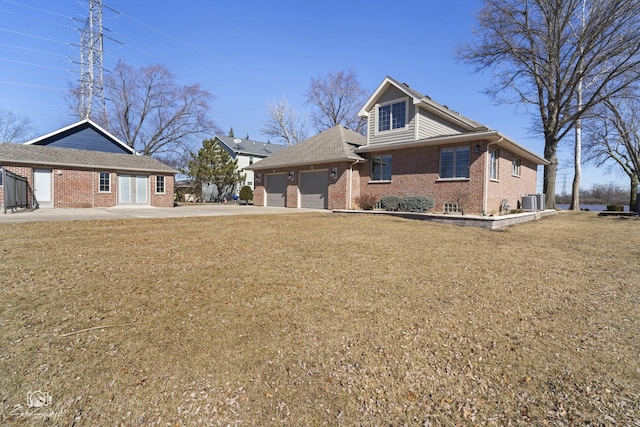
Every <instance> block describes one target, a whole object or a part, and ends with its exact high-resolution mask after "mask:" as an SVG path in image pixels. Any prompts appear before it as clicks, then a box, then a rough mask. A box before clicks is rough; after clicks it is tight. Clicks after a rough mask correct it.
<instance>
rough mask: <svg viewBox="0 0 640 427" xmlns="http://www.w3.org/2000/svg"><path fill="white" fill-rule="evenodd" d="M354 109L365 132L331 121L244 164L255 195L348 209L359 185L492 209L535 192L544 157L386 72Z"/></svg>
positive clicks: (451, 207) (439, 208) (439, 206)
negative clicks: (305, 137) (331, 124)
mask: <svg viewBox="0 0 640 427" xmlns="http://www.w3.org/2000/svg"><path fill="white" fill-rule="evenodd" d="M359 115H360V116H362V117H364V118H365V119H366V120H367V136H366V138H365V137H363V136H361V135H358V134H356V133H354V132H351V131H348V130H347V129H344V128H342V127H336V128H333V129H329V130H327V131H325V132H322V133H320V134H319V135H316V136H314V137H312V138H309V139H308V140H306V141H303V142H302V143H300V144H298V145H296V146H293V147H290V148H288V149H286V150H284V151H282V152H280V153H277V154H274V155H273V156H271V157H269V158H268V159H265V160H263V161H261V162H260V163H258V164H255V165H252V166H250V167H248V169H250V170H253V171H254V174H255V177H256V178H255V182H256V190H255V192H254V204H257V205H265V206H287V207H294V208H295V207H315V208H325V209H327V208H328V209H352V208H354V207H356V199H357V197H358V196H359V195H361V194H365V193H366V194H374V195H376V196H377V197H378V198H380V197H382V196H385V195H394V196H428V197H432V198H434V200H435V203H436V205H435V208H434V209H433V211H434V212H462V211H464V212H465V213H473V214H481V215H493V214H499V213H501V207H502V202H503V201H506V202H507V203H508V204H509V205H510V206H511V207H516V206H517V205H518V204H519V202H520V201H521V199H522V196H523V195H527V194H531V193H535V192H536V179H537V167H538V165H544V164H547V161H546V160H545V159H544V158H542V157H540V156H538V155H537V154H535V153H533V152H531V151H530V150H528V149H527V148H525V147H523V146H521V145H520V144H518V143H517V142H515V141H513V140H511V139H510V138H508V137H507V136H505V135H503V134H501V133H500V132H498V131H495V130H491V129H489V128H488V127H486V126H484V125H482V124H480V123H477V122H474V121H473V120H471V119H469V118H466V117H464V116H462V115H460V114H459V113H457V112H455V111H452V110H450V109H448V108H447V107H446V106H444V105H441V104H438V103H436V102H434V101H433V100H431V98H429V97H427V96H425V95H422V94H420V93H418V92H417V91H415V90H413V89H412V88H410V87H409V86H407V85H406V84H402V83H399V82H398V81H397V80H395V79H393V78H391V77H386V78H385V79H384V80H383V82H382V83H381V84H380V86H378V88H377V89H376V91H375V92H374V93H373V94H372V95H371V97H370V98H369V99H368V100H367V102H366V103H365V105H364V106H363V107H362V109H361V110H360V112H359ZM338 154H339V155H338Z"/></svg>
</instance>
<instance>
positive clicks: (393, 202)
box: [380, 196, 402, 211]
mask: <svg viewBox="0 0 640 427" xmlns="http://www.w3.org/2000/svg"><path fill="white" fill-rule="evenodd" d="M400 200H402V198H401V197H398V196H384V197H383V198H382V199H380V207H381V208H382V209H384V210H385V211H397V210H398V206H400Z"/></svg>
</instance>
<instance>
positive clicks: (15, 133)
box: [0, 110, 35, 143]
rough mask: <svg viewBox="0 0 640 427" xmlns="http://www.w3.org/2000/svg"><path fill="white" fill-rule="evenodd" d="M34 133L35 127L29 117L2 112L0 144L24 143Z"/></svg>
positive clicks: (11, 112) (0, 117)
mask: <svg viewBox="0 0 640 427" xmlns="http://www.w3.org/2000/svg"><path fill="white" fill-rule="evenodd" d="M34 131H35V127H34V126H33V122H32V121H31V119H30V118H29V117H27V116H25V115H22V114H15V113H14V112H13V111H9V110H0V143H1V142H24V141H26V140H28V139H29V138H31V137H32V135H33V133H34Z"/></svg>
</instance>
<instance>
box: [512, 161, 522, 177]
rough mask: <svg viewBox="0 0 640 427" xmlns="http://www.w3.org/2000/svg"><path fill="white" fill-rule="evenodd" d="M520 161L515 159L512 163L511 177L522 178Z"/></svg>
mask: <svg viewBox="0 0 640 427" xmlns="http://www.w3.org/2000/svg"><path fill="white" fill-rule="evenodd" d="M520 163H521V162H520V159H513V161H512V162H511V175H513V176H520Z"/></svg>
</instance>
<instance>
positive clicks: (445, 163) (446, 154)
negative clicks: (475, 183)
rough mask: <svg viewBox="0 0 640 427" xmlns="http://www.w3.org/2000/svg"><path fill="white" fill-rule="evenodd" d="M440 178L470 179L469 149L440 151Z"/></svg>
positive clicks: (445, 149)
mask: <svg viewBox="0 0 640 427" xmlns="http://www.w3.org/2000/svg"><path fill="white" fill-rule="evenodd" d="M440 178H441V179H446V178H469V147H460V148H444V149H442V150H440Z"/></svg>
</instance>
